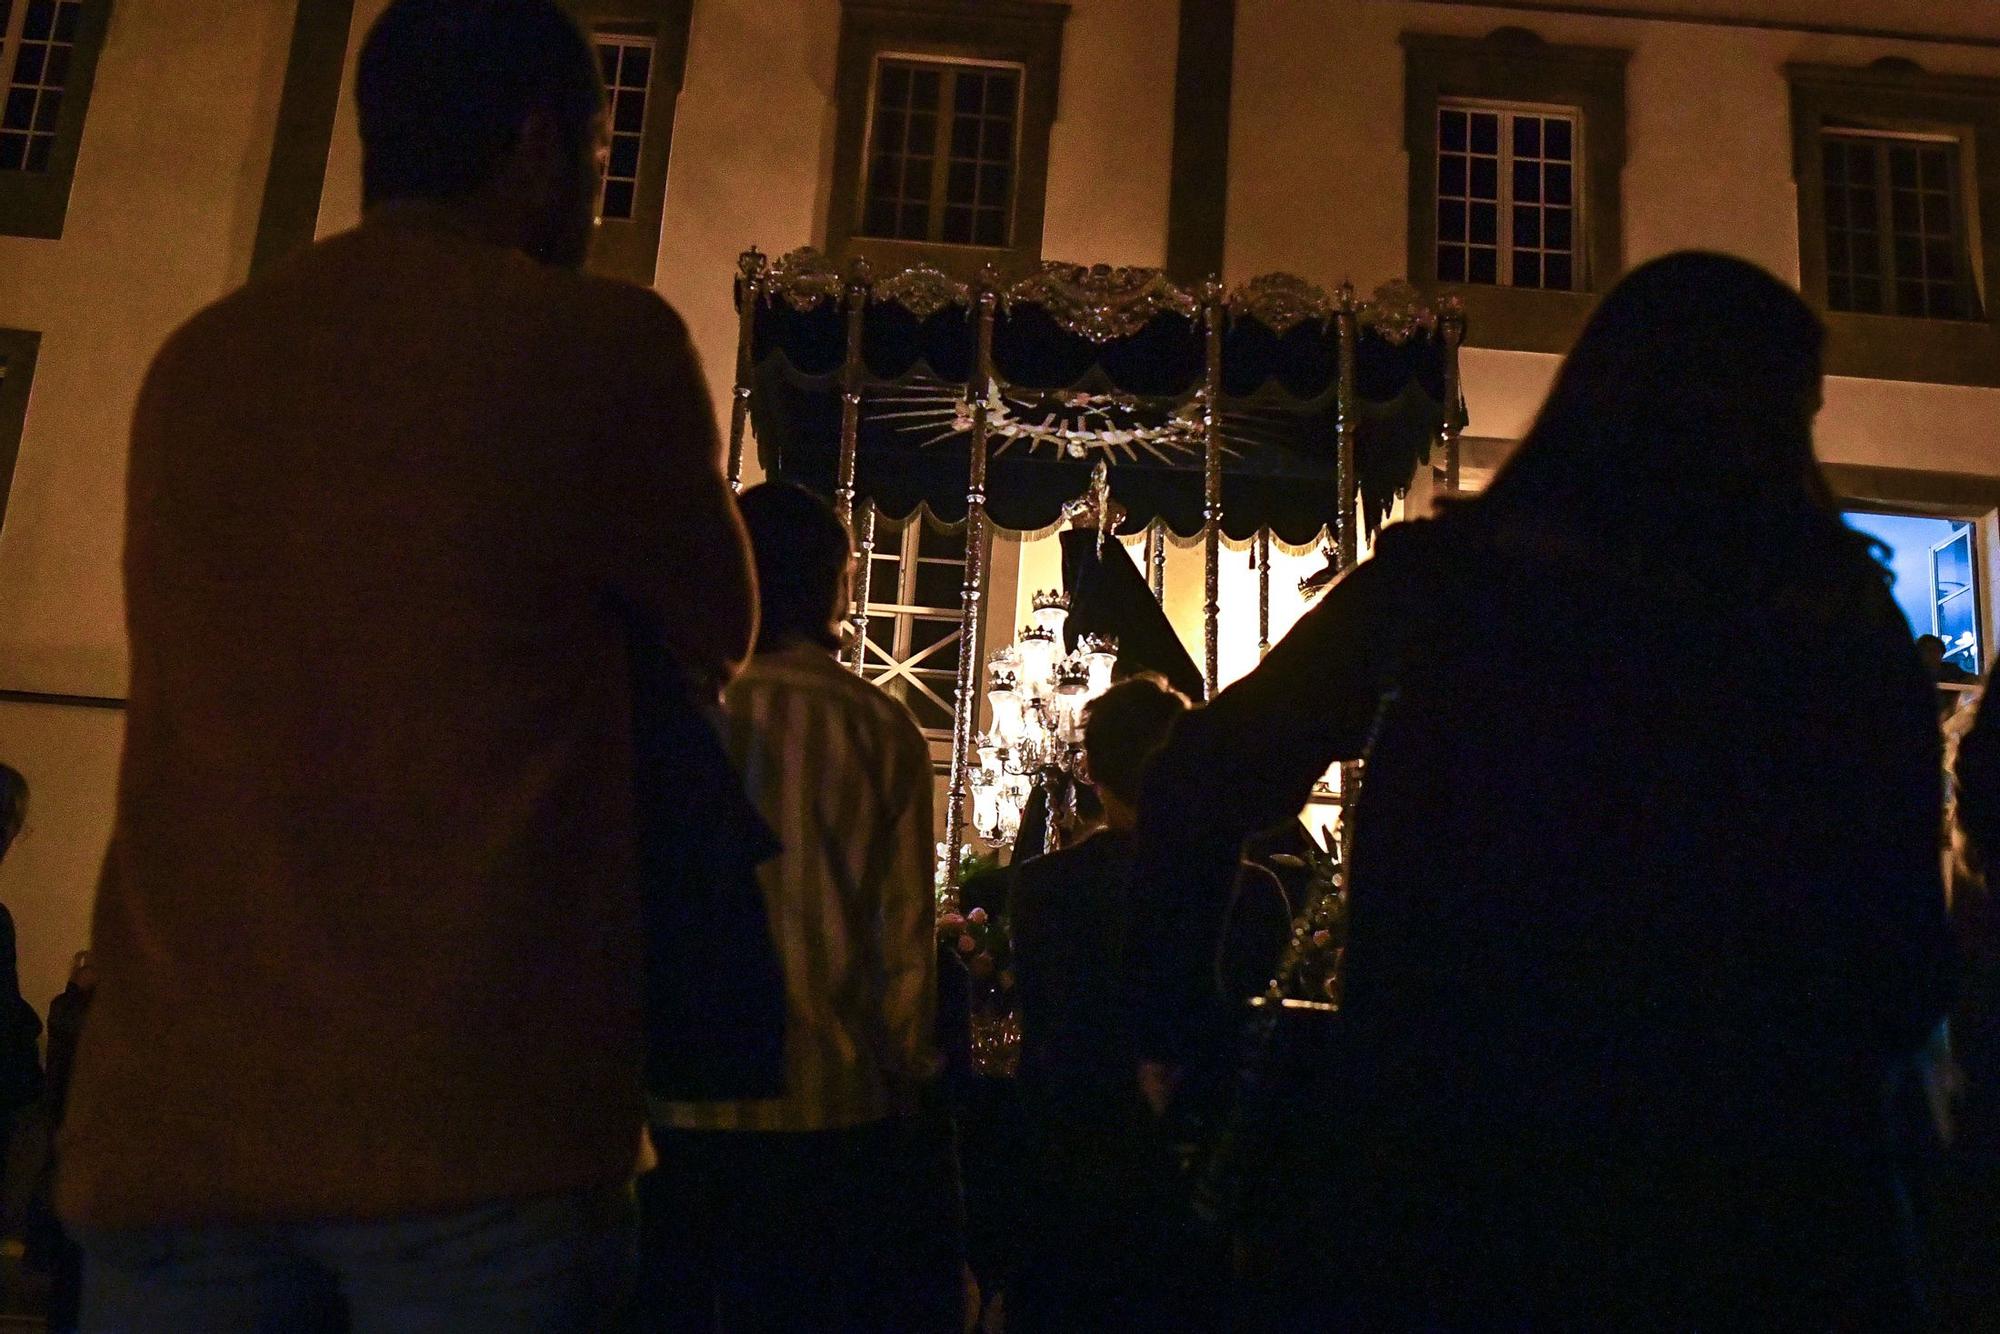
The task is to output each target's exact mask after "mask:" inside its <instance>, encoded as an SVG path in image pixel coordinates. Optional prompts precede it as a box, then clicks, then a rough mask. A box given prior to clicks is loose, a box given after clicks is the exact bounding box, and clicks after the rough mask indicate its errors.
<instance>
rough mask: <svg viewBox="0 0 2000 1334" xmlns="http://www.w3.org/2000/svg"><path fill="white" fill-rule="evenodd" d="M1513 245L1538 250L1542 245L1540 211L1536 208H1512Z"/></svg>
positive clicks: (1517, 206)
mask: <svg viewBox="0 0 2000 1334" xmlns="http://www.w3.org/2000/svg"><path fill="white" fill-rule="evenodd" d="M1514 244H1515V245H1517V246H1529V247H1534V248H1537V249H1539V248H1540V247H1541V244H1542V211H1541V210H1540V209H1538V208H1534V207H1532V206H1531V207H1527V208H1523V207H1521V206H1519V205H1516V206H1515V208H1514Z"/></svg>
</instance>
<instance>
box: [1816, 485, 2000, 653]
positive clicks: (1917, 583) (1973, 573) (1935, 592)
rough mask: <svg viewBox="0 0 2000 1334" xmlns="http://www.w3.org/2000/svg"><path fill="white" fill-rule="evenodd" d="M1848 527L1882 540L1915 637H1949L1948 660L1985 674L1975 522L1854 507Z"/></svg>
mask: <svg viewBox="0 0 2000 1334" xmlns="http://www.w3.org/2000/svg"><path fill="white" fill-rule="evenodd" d="M1845 517H1846V519H1847V523H1848V526H1849V527H1851V528H1853V529H1855V530H1856V531H1857V532H1862V533H1866V534H1867V535H1868V536H1870V537H1872V538H1874V539H1875V540H1876V541H1878V542H1880V543H1881V544H1882V546H1881V560H1882V564H1883V567H1884V568H1885V569H1887V570H1888V572H1889V576H1890V578H1889V591H1890V594H1891V596H1893V597H1894V598H1895V600H1896V606H1897V608H1898V609H1899V610H1901V611H1902V613H1903V619H1904V620H1906V621H1908V622H1909V625H1910V633H1911V634H1912V635H1936V636H1937V637H1938V638H1939V639H1941V640H1943V641H1944V657H1945V661H1946V662H1948V663H1951V664H1952V665H1954V666H1957V667H1959V668H1961V669H1962V670H1964V671H1965V672H1967V673H1968V674H1969V675H1971V676H1973V677H1978V676H1979V675H1980V674H1981V672H1980V664H1981V662H1982V657H1981V648H1982V646H1981V643H1980V634H1979V579H1978V574H1977V571H1978V561H1977V551H1976V548H1975V546H1974V537H1973V525H1972V523H1970V522H1969V521H1967V520H1964V519H1952V518H1933V517H1931V516H1929V515H1916V514H1885V513H1880V512H1877V511H1872V510H1849V511H1848V512H1847V514H1846V516H1845Z"/></svg>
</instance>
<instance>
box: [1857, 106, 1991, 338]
mask: <svg viewBox="0 0 2000 1334" xmlns="http://www.w3.org/2000/svg"><path fill="white" fill-rule="evenodd" d="M1820 159H1821V171H1822V174H1823V177H1824V179H1825V182H1826V200H1825V203H1826V304H1827V306H1828V308H1830V309H1832V310H1851V311H1860V312H1864V313H1867V314H1873V315H1916V316H1923V317H1928V318H1931V319H1945V320H1960V319H1967V318H1969V317H1970V316H1971V315H1972V314H1973V310H1972V306H1973V302H1972V286H1971V281H1970V280H1971V276H1972V264H1971V261H1970V259H1969V257H1968V256H1967V254H1966V251H1965V225H1964V202H1963V195H1962V188H1963V187H1962V186H1961V184H1960V180H1959V176H1960V170H1959V160H1960V148H1959V144H1958V141H1957V140H1955V139H1949V138H1943V137H1938V136H1929V135H1917V134H1875V133H1867V132H1863V131H1858V130H1828V131H1827V132H1826V133H1825V134H1824V135H1823V136H1822V138H1821V143H1820Z"/></svg>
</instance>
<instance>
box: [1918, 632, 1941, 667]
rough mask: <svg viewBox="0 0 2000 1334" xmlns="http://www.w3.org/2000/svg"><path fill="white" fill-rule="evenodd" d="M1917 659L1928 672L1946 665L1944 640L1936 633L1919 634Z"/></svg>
mask: <svg viewBox="0 0 2000 1334" xmlns="http://www.w3.org/2000/svg"><path fill="white" fill-rule="evenodd" d="M1917 661H1918V662H1921V663H1922V664H1923V665H1924V670H1925V671H1927V672H1935V671H1937V670H1938V668H1940V667H1942V666H1944V641H1943V640H1942V639H1939V638H1938V637H1937V636H1936V635H1918V636H1917Z"/></svg>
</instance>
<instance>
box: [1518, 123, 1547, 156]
mask: <svg viewBox="0 0 2000 1334" xmlns="http://www.w3.org/2000/svg"><path fill="white" fill-rule="evenodd" d="M1541 155H1542V120H1541V117H1539V116H1516V117H1514V156H1515V157H1531V158H1538V157H1540V156H1541Z"/></svg>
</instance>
